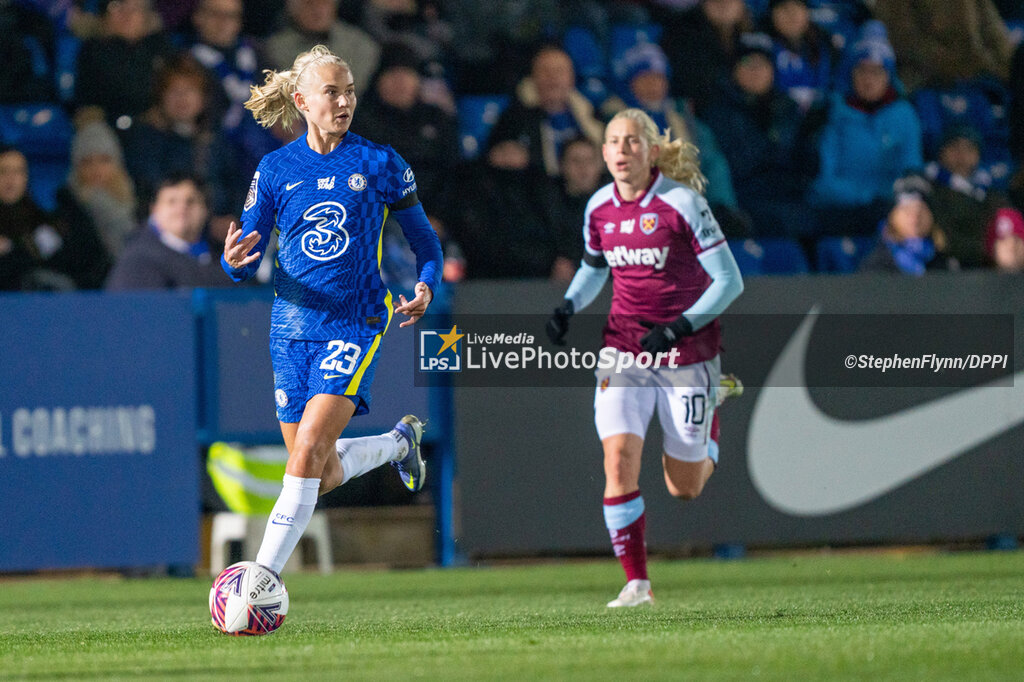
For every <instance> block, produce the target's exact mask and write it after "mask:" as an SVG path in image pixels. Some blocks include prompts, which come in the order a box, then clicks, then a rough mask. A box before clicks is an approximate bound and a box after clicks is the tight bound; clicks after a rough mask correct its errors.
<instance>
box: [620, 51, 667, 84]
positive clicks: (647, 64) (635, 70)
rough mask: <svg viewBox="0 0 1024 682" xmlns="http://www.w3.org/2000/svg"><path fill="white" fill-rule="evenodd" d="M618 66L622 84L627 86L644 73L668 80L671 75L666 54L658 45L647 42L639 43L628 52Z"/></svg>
mask: <svg viewBox="0 0 1024 682" xmlns="http://www.w3.org/2000/svg"><path fill="white" fill-rule="evenodd" d="M617 66H618V70H619V72H620V73H621V77H622V82H623V83H626V84H627V85H628V84H629V82H630V81H632V80H633V79H634V78H635V77H637V76H639V75H640V74H642V73H649V72H654V73H658V74H661V75H662V76H665V77H666V78H667V77H668V75H669V68H668V57H666V56H665V52H664V51H663V50H662V49H661V47H659V46H658V45H657V43H650V42H647V41H643V42H639V43H637V44H636V45H634V46H633V47H631V48H629V49H628V50H626V52H625V53H624V54H623V55H622V61H621V62H620V63H619V64H618V65H617Z"/></svg>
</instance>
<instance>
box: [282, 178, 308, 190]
mask: <svg viewBox="0 0 1024 682" xmlns="http://www.w3.org/2000/svg"><path fill="white" fill-rule="evenodd" d="M304 182H305V180H299V181H298V182H289V183H288V184H287V185H285V186H284V189H285V191H288V190H293V189H295V188H296V187H298V186H299V185H301V184H302V183H304Z"/></svg>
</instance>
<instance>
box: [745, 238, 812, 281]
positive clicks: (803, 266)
mask: <svg viewBox="0 0 1024 682" xmlns="http://www.w3.org/2000/svg"><path fill="white" fill-rule="evenodd" d="M729 248H730V249H731V250H732V253H733V256H734V257H735V258H736V263H737V264H738V265H739V266H740V272H742V273H743V275H744V276H747V275H800V274H805V273H807V272H810V265H809V264H808V262H807V256H805V255H804V251H803V249H802V248H801V247H800V244H798V243H797V242H796V241H795V240H793V239H786V238H782V237H778V238H767V237H765V238H762V239H730V240H729Z"/></svg>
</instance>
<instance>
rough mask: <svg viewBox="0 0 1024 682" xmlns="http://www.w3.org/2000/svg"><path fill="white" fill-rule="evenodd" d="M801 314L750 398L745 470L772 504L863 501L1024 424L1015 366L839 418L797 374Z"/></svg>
mask: <svg viewBox="0 0 1024 682" xmlns="http://www.w3.org/2000/svg"><path fill="white" fill-rule="evenodd" d="M817 315H818V310H817V307H815V308H814V309H812V310H811V312H810V313H809V314H808V315H807V317H806V318H805V319H804V321H803V322H801V323H800V326H799V327H798V328H797V330H796V332H795V333H794V334H793V337H792V338H791V339H790V340H789V342H788V343H787V344H786V347H785V348H783V350H782V353H780V354H779V357H778V359H777V360H776V361H775V365H774V366H773V367H772V369H771V371H770V372H769V374H768V378H767V379H766V380H765V386H764V388H762V389H761V390H760V391H759V392H758V395H757V402H756V403H755V404H754V411H753V414H752V415H751V417H750V429H749V431H748V434H747V453H748V454H747V466H748V468H749V471H750V478H751V480H752V481H753V483H754V487H755V488H757V490H758V492H759V493H760V494H761V496H762V497H763V498H764V499H765V501H766V502H768V504H770V505H771V506H772V507H774V508H775V509H778V510H779V511H782V512H785V513H787V514H792V515H794V516H823V515H826V514H835V513H837V512H841V511H845V510H847V509H851V508H853V507H857V506H859V505H862V504H866V503H868V502H870V501H872V500H874V499H876V498H878V497H880V496H882V495H884V494H885V493H888V492H890V491H892V490H895V489H896V488H898V487H900V486H902V485H905V484H907V483H909V482H910V481H912V480H914V479H915V478H918V477H919V476H922V475H923V474H925V473H927V472H928V471H931V470H932V469H934V468H936V467H938V466H940V465H942V464H945V463H946V462H948V461H950V460H952V459H954V458H956V457H958V456H959V455H962V454H963V453H965V452H967V451H969V450H971V449H972V448H974V447H976V446H977V445H979V444H981V443H983V442H984V441H986V440H988V439H990V438H993V437H995V436H997V435H999V434H1000V433H1002V432H1003V431H1006V430H1008V429H1011V428H1013V427H1014V426H1016V425H1017V424H1019V423H1021V422H1024V372H1018V373H1017V374H1014V375H1013V376H1012V377H1010V379H1011V380H1012V381H1013V384H1014V385H1013V386H1006V385H1005V381H1006V378H1005V377H1004V378H1003V379H1002V380H1001V381H1000V383H999V385H998V386H995V385H991V384H990V385H983V386H977V387H974V388H969V389H965V390H962V391H959V392H957V393H954V394H952V395H948V396H945V397H942V398H939V399H937V400H933V401H931V402H927V403H922V404H920V405H916V406H914V407H911V408H908V409H905V410H901V411H899V412H895V413H893V414H889V415H885V416H882V417H876V418H874V419H866V420H859V421H844V420H841V419H836V418H835V417H830V416H828V415H827V414H824V413H823V412H822V411H821V410H819V409H818V407H817V406H816V405H815V404H814V401H813V400H811V396H810V394H809V393H808V391H807V388H806V386H807V384H806V381H805V376H804V364H805V362H806V357H807V345H808V340H809V339H810V336H811V330H812V329H813V328H814V324H815V322H816V320H817Z"/></svg>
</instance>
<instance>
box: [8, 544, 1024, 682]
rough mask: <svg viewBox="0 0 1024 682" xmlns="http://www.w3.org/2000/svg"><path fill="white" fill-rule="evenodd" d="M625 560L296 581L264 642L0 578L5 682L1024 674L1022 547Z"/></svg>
mask: <svg viewBox="0 0 1024 682" xmlns="http://www.w3.org/2000/svg"><path fill="white" fill-rule="evenodd" d="M651 574H652V578H653V580H654V586H655V597H656V599H657V600H658V602H657V605H656V606H655V607H654V608H649V609H643V610H614V611H613V610H609V609H606V608H605V606H604V604H605V602H606V601H607V600H609V599H611V598H612V597H614V596H615V595H616V593H617V592H618V589H619V587H621V585H620V582H621V577H620V575H621V574H620V569H619V567H618V565H617V564H616V563H614V562H613V561H610V560H609V561H590V562H578V561H574V562H565V563H559V564H543V565H516V566H504V567H491V568H486V567H479V568H465V569H455V570H421V571H379V572H372V571H341V572H337V573H335V574H333V575H331V576H320V575H314V574H303V575H294V574H293V575H285V576H284V577H285V581H286V584H287V585H288V590H289V592H290V594H291V595H292V604H291V611H290V612H289V615H288V620H287V622H286V623H285V624H284V627H282V628H281V630H280V631H278V632H276V633H274V634H272V635H270V636H266V637H248V638H236V637H229V636H226V635H222V634H220V633H219V632H217V631H216V630H214V628H213V627H212V626H211V625H210V620H209V615H208V612H207V592H208V590H209V581H208V580H205V579H202V580H200V579H195V580H190V579H163V578H161V579H133V580H129V579H121V578H103V577H101V578H69V579H64V578H60V579H55V578H45V579H35V578H17V579H3V580H0V613H2V614H3V618H2V619H0V678H2V679H5V680H7V679H33V680H52V679H68V680H79V679H85V680H93V679H125V680H137V679H152V678H165V679H166V678H179V679H186V678H187V679H258V680H274V681H276V680H303V682H309V681H311V680H317V679H366V680H406V679H437V680H480V679H510V680H534V679H551V680H565V679H578V680H623V679H634V680H640V679H643V680H653V679H664V680H679V679H700V680H705V679H718V678H726V679H728V678H732V679H750V678H754V677H761V678H767V679H830V680H831V679H842V678H845V679H928V680H933V679H957V680H964V679H970V680H981V679H1020V676H1021V675H1022V674H1024V672H1022V671H1024V552H988V553H957V554H927V555H921V554H906V555H902V556H901V555H894V554H892V553H886V554H881V555H871V556H862V555H855V556H851V555H832V556H811V557H773V558H764V559H748V560H743V561H734V562H717V561H711V560H686V561H659V562H655V563H653V564H652V566H651Z"/></svg>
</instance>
